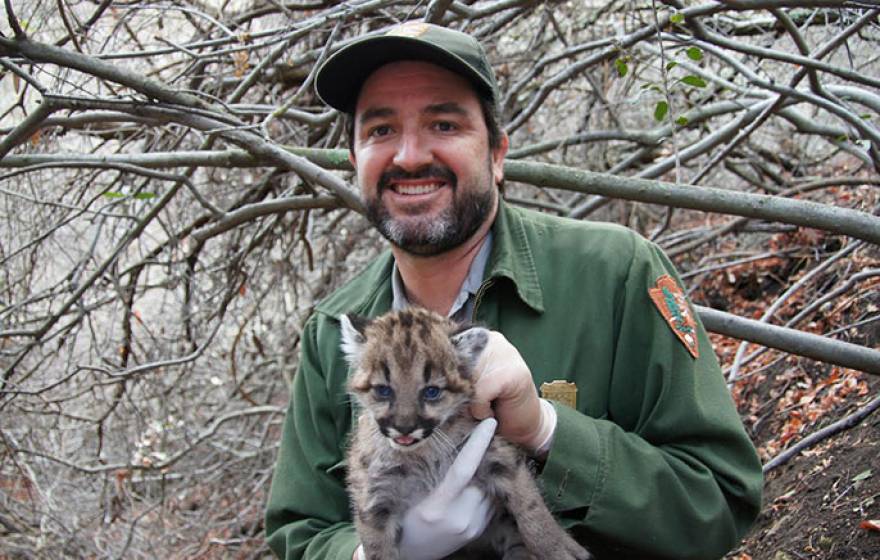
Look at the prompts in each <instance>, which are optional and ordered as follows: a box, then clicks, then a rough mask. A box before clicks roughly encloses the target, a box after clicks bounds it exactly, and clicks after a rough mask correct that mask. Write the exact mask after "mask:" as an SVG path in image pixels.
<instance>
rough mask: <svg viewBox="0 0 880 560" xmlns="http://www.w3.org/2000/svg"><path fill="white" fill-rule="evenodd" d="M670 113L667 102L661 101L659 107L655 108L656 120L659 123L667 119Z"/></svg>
mask: <svg viewBox="0 0 880 560" xmlns="http://www.w3.org/2000/svg"><path fill="white" fill-rule="evenodd" d="M668 112H669V103H667V102H665V101H659V102H658V103H657V106H656V107H654V120H655V121H657V122H662V121H663V119H664V118H666V113H668Z"/></svg>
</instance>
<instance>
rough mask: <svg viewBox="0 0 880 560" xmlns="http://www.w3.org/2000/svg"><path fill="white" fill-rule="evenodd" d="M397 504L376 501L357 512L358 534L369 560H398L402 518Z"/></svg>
mask: <svg viewBox="0 0 880 560" xmlns="http://www.w3.org/2000/svg"><path fill="white" fill-rule="evenodd" d="M395 509H396V504H392V503H390V502H383V501H374V502H373V503H370V504H369V505H368V506H367V507H366V508H364V509H357V510H356V511H355V515H356V518H355V524H356V525H357V533H358V536H359V537H360V539H361V544H362V545H363V547H364V554H365V555H366V557H367V559H368V560H398V558H399V555H398V550H397V546H398V543H399V541H400V530H401V529H400V516H399V514H398V513H397V512H396V511H395Z"/></svg>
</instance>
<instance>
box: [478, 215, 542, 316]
mask: <svg viewBox="0 0 880 560" xmlns="http://www.w3.org/2000/svg"><path fill="white" fill-rule="evenodd" d="M525 219H526V218H525V216H524V215H523V211H522V210H519V209H517V208H514V207H512V206H510V205H509V204H507V203H506V202H505V201H504V200H503V199H502V200H501V201H500V203H499V205H498V216H497V217H496V218H495V224H494V225H493V226H492V231H493V232H494V235H495V245H494V247H493V248H492V256H491V257H490V258H489V265H488V267H487V272H486V278H492V279H496V278H507V279H509V280H510V281H511V282H513V285H514V286H515V287H516V293H517V295H518V296H519V298H520V299H521V300H522V301H523V303H525V304H526V305H528V306H529V307H531V308H532V309H533V310H535V311H537V312H539V313H543V312H544V291H543V290H542V288H541V281H540V279H539V277H538V269H537V267H536V266H535V259H534V257H533V252H532V246H531V243H530V241H529V236H528V235H526V227H525V223H524V220H525Z"/></svg>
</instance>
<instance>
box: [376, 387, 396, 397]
mask: <svg viewBox="0 0 880 560" xmlns="http://www.w3.org/2000/svg"><path fill="white" fill-rule="evenodd" d="M373 394H374V395H376V397H377V398H380V399H390V398H391V397H392V396H394V389H392V388H391V387H389V386H388V385H374V386H373Z"/></svg>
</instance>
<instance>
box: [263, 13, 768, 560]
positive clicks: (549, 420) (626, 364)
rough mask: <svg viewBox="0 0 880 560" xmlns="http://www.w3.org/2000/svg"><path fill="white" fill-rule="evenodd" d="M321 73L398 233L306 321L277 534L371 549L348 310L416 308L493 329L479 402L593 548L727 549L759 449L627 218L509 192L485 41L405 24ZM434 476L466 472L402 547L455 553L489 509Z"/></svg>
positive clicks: (296, 541)
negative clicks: (518, 201) (567, 211)
mask: <svg viewBox="0 0 880 560" xmlns="http://www.w3.org/2000/svg"><path fill="white" fill-rule="evenodd" d="M316 87H317V90H318V93H319V95H320V96H321V97H322V99H324V101H326V102H327V103H328V104H329V105H331V106H333V107H335V108H337V109H339V110H340V111H343V112H345V113H347V114H348V115H349V118H350V119H351V120H350V124H351V126H350V135H351V150H350V158H351V162H352V164H353V165H354V167H355V169H356V171H357V180H358V183H359V185H360V188H361V192H362V194H363V198H364V201H365V203H366V208H367V217H368V219H369V220H370V221H371V223H373V225H375V227H376V228H377V229H378V230H379V231H380V232H381V233H382V235H383V236H385V238H387V239H388V241H389V242H390V251H389V252H387V253H386V254H384V255H383V256H382V257H380V258H379V259H377V260H376V261H375V262H373V263H372V264H371V265H369V266H368V267H367V268H366V269H365V270H364V271H362V272H361V273H360V274H359V275H358V276H357V277H355V278H354V279H353V280H352V281H351V282H349V283H348V284H347V285H346V286H343V287H342V288H341V289H340V290H338V291H337V292H336V293H334V294H333V295H332V296H330V297H329V298H327V299H326V300H325V301H323V302H321V303H320V304H319V305H318V306H317V308H316V311H315V313H314V315H313V316H312V317H311V318H310V319H309V321H308V323H307V325H306V327H305V331H304V333H303V336H302V343H301V344H302V351H301V359H300V364H299V369H298V371H297V374H296V376H295V377H294V380H293V386H292V388H291V401H290V408H289V410H288V413H287V417H286V420H285V425H284V432H283V435H282V441H281V449H280V451H279V457H278V464H277V466H276V471H275V476H274V478H273V483H272V491H271V496H270V499H269V505H268V508H267V517H266V533H267V539H268V542H269V544H270V546H271V547H272V549H273V550H274V551H275V552H276V553H277V554H278V555H279V556H280V557H283V558H309V559H312V558H314V559H321V560H333V559H338V560H348V559H349V558H363V557H365V556H366V555H365V552H364V550H363V548H362V547H360V546H359V542H358V538H357V535H356V532H355V530H354V527H353V524H352V519H351V510H350V506H349V503H348V497H347V494H346V492H345V472H346V464H345V460H344V458H345V450H346V446H347V439H348V437H349V433H350V431H351V427H352V419H353V411H352V409H351V405H350V404H349V402H350V401H349V399H348V397H347V396H346V394H345V387H346V380H347V376H348V364H347V363H346V362H345V359H344V358H343V356H342V353H341V351H340V345H339V342H340V332H339V330H340V325H339V320H338V317H339V315H341V314H343V313H354V314H358V315H363V316H367V317H375V316H378V315H381V314H382V313H384V312H387V311H389V310H390V309H400V308H404V307H406V306H409V305H417V306H422V307H426V308H428V309H431V310H434V311H437V312H439V313H442V314H445V315H449V316H452V317H454V318H456V319H462V320H474V321H477V322H479V323H481V324H483V325H485V326H487V327H489V328H491V329H492V330H493V333H492V335H491V337H490V341H489V344H488V346H487V348H486V350H485V351H484V352H483V354H482V357H481V360H480V363H479V364H478V367H477V369H478V372H477V374H478V376H479V377H478V382H477V385H476V396H475V398H474V402H473V403H472V404H471V412H472V413H473V415H474V417H475V418H478V419H482V418H487V417H489V416H494V417H495V418H496V419H497V431H498V433H499V434H501V435H503V436H504V437H506V438H507V439H508V440H510V441H512V442H514V443H517V444H518V445H520V446H521V447H522V448H523V449H524V450H525V451H526V452H527V453H529V454H530V455H531V456H532V457H533V458H534V459H535V461H536V463H537V464H538V465H539V468H540V475H539V482H540V484H541V486H542V488H543V489H544V494H545V500H546V501H547V504H548V506H549V507H550V509H551V510H552V511H553V512H554V513H555V514H556V516H557V518H558V519H559V521H560V523H561V524H562V525H563V526H564V527H566V529H568V531H569V532H570V534H571V535H572V536H573V537H574V538H575V539H577V540H578V541H579V542H581V543H583V544H585V545H587V546H589V548H590V549H591V550H592V551H593V552H594V553H595V554H596V555H597V556H598V557H599V558H614V559H625V558H677V559H688V558H694V559H696V558H720V557H721V556H722V555H723V554H724V553H725V552H726V551H728V550H730V549H731V548H732V547H733V546H735V545H736V543H737V542H738V540H739V538H741V536H742V535H743V534H744V532H745V531H746V530H747V529H748V527H749V526H750V525H751V523H752V521H753V520H754V518H755V516H756V515H757V513H758V511H759V509H760V497H761V485H762V477H761V467H760V463H759V462H758V459H757V456H756V453H755V450H754V448H753V447H752V445H751V443H750V441H749V439H748V437H747V436H746V434H745V432H744V430H743V428H742V425H741V423H740V421H739V418H738V416H737V413H736V410H735V408H734V406H733V403H732V401H731V399H730V396H729V395H728V393H727V389H726V386H725V383H724V380H723V378H722V376H721V372H720V368H719V366H718V363H717V360H716V359H715V356H714V355H713V353H712V348H711V345H710V344H709V341H708V339H707V337H706V334H705V332H704V330H703V328H702V325H701V324H700V323H699V320H698V319H697V318H696V316H695V315H694V314H693V313H692V310H691V308H690V304H689V303H688V302H687V300H686V298H685V297H684V294H683V291H682V289H681V287H680V283H679V281H678V277H677V275H676V273H675V270H674V269H673V267H672V265H671V264H670V262H669V260H668V259H667V258H666V257H665V255H663V253H662V252H661V251H660V250H659V249H658V248H657V247H656V246H654V245H653V244H651V243H649V242H647V241H645V240H644V239H642V238H641V237H639V236H638V235H636V234H635V233H633V232H631V231H629V230H626V229H624V228H621V227H617V226H612V225H608V224H591V223H587V222H577V221H573V220H564V219H559V218H555V217H550V216H546V215H542V214H538V213H535V212H531V211H527V210H522V209H517V208H513V207H511V206H509V205H508V204H506V203H504V202H503V201H502V200H501V197H500V194H499V186H500V184H501V182H502V180H503V172H504V168H503V162H504V156H505V154H506V153H507V149H508V138H507V136H506V135H505V134H504V133H503V132H502V131H501V130H500V128H499V125H498V120H497V117H496V114H495V108H494V107H495V103H496V102H497V99H498V90H497V85H496V81H495V76H494V73H493V72H492V69H491V66H490V65H489V63H488V61H487V59H486V56H485V53H484V52H483V49H482V48H481V46H480V45H479V44H478V43H477V41H475V40H474V39H473V38H472V37H470V36H468V35H465V34H463V33H460V32H457V31H453V30H449V29H445V28H442V27H437V26H433V25H428V24H422V23H413V24H404V25H402V26H398V27H394V28H392V29H391V30H389V31H388V32H386V33H384V34H379V35H373V36H370V37H366V38H363V39H361V40H358V41H355V42H352V43H350V44H349V45H347V46H346V47H344V48H343V49H341V50H340V51H338V52H337V53H336V54H334V55H333V56H332V57H330V58H329V59H328V60H327V61H326V63H325V64H324V65H323V66H322V67H321V68H320V69H319V71H318V74H317V78H316ZM554 381H555V382H558V381H562V384H563V386H564V387H567V388H570V389H572V390H574V389H576V391H577V393H576V394H577V397H576V398H574V399H571V400H570V402H569V405H570V406H563V405H562V404H560V403H559V402H556V401H551V400H548V399H543V398H540V395H539V393H538V389H537V388H538V387H541V386H543V385H544V384H545V383H549V382H554ZM557 384H558V383H557ZM557 384H554V385H551V386H556V385H557ZM493 426H494V424H493ZM491 433H492V429H482V430H480V431H479V438H477V437H472V439H480V438H482V439H483V440H484V441H485V438H488V437H490V436H491ZM475 445H477V444H475ZM464 456H466V457H467V459H462V460H463V461H464V460H467V461H470V462H472V463H473V462H477V463H478V462H479V460H480V459H481V453H473V452H470V451H469V452H468V453H465V452H464V451H463V452H462V453H461V455H460V457H464ZM473 466H474V465H473V464H470V465H468V467H469V468H470V467H473ZM463 470H465V471H467V470H468V469H463ZM450 472H451V473H452V471H450ZM470 472H472V469H471V471H470ZM449 476H453V474H450V475H449ZM439 487H442V488H443V489H448V488H449V487H454V488H458V491H457V492H456V493H454V495H450V496H444V499H443V500H438V499H436V496H432V497H430V498H432V499H425V500H424V501H423V502H421V503H417V504H415V505H414V506H413V507H412V510H411V511H410V512H409V513H408V514H407V515H406V516H405V517H404V520H403V522H402V523H401V525H400V527H399V535H400V553H401V558H405V559H408V560H421V559H424V560H433V559H438V558H443V557H447V556H448V555H450V554H454V552H455V551H456V550H458V549H459V548H460V547H462V546H463V545H465V544H466V543H467V542H469V541H470V540H471V539H473V538H475V537H476V536H479V534H480V532H481V531H482V529H483V528H484V527H485V526H486V524H487V523H488V520H489V518H491V516H492V515H493V514H494V512H493V509H492V508H491V507H488V508H487V507H484V504H486V502H487V497H486V496H483V495H481V494H480V493H479V492H474V491H473V488H472V487H468V485H467V480H464V481H456V483H455V484H452V483H449V484H446V483H444V484H441V485H439ZM438 491H439V490H438ZM489 501H491V500H489ZM438 504H443V506H442V507H440V506H438Z"/></svg>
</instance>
